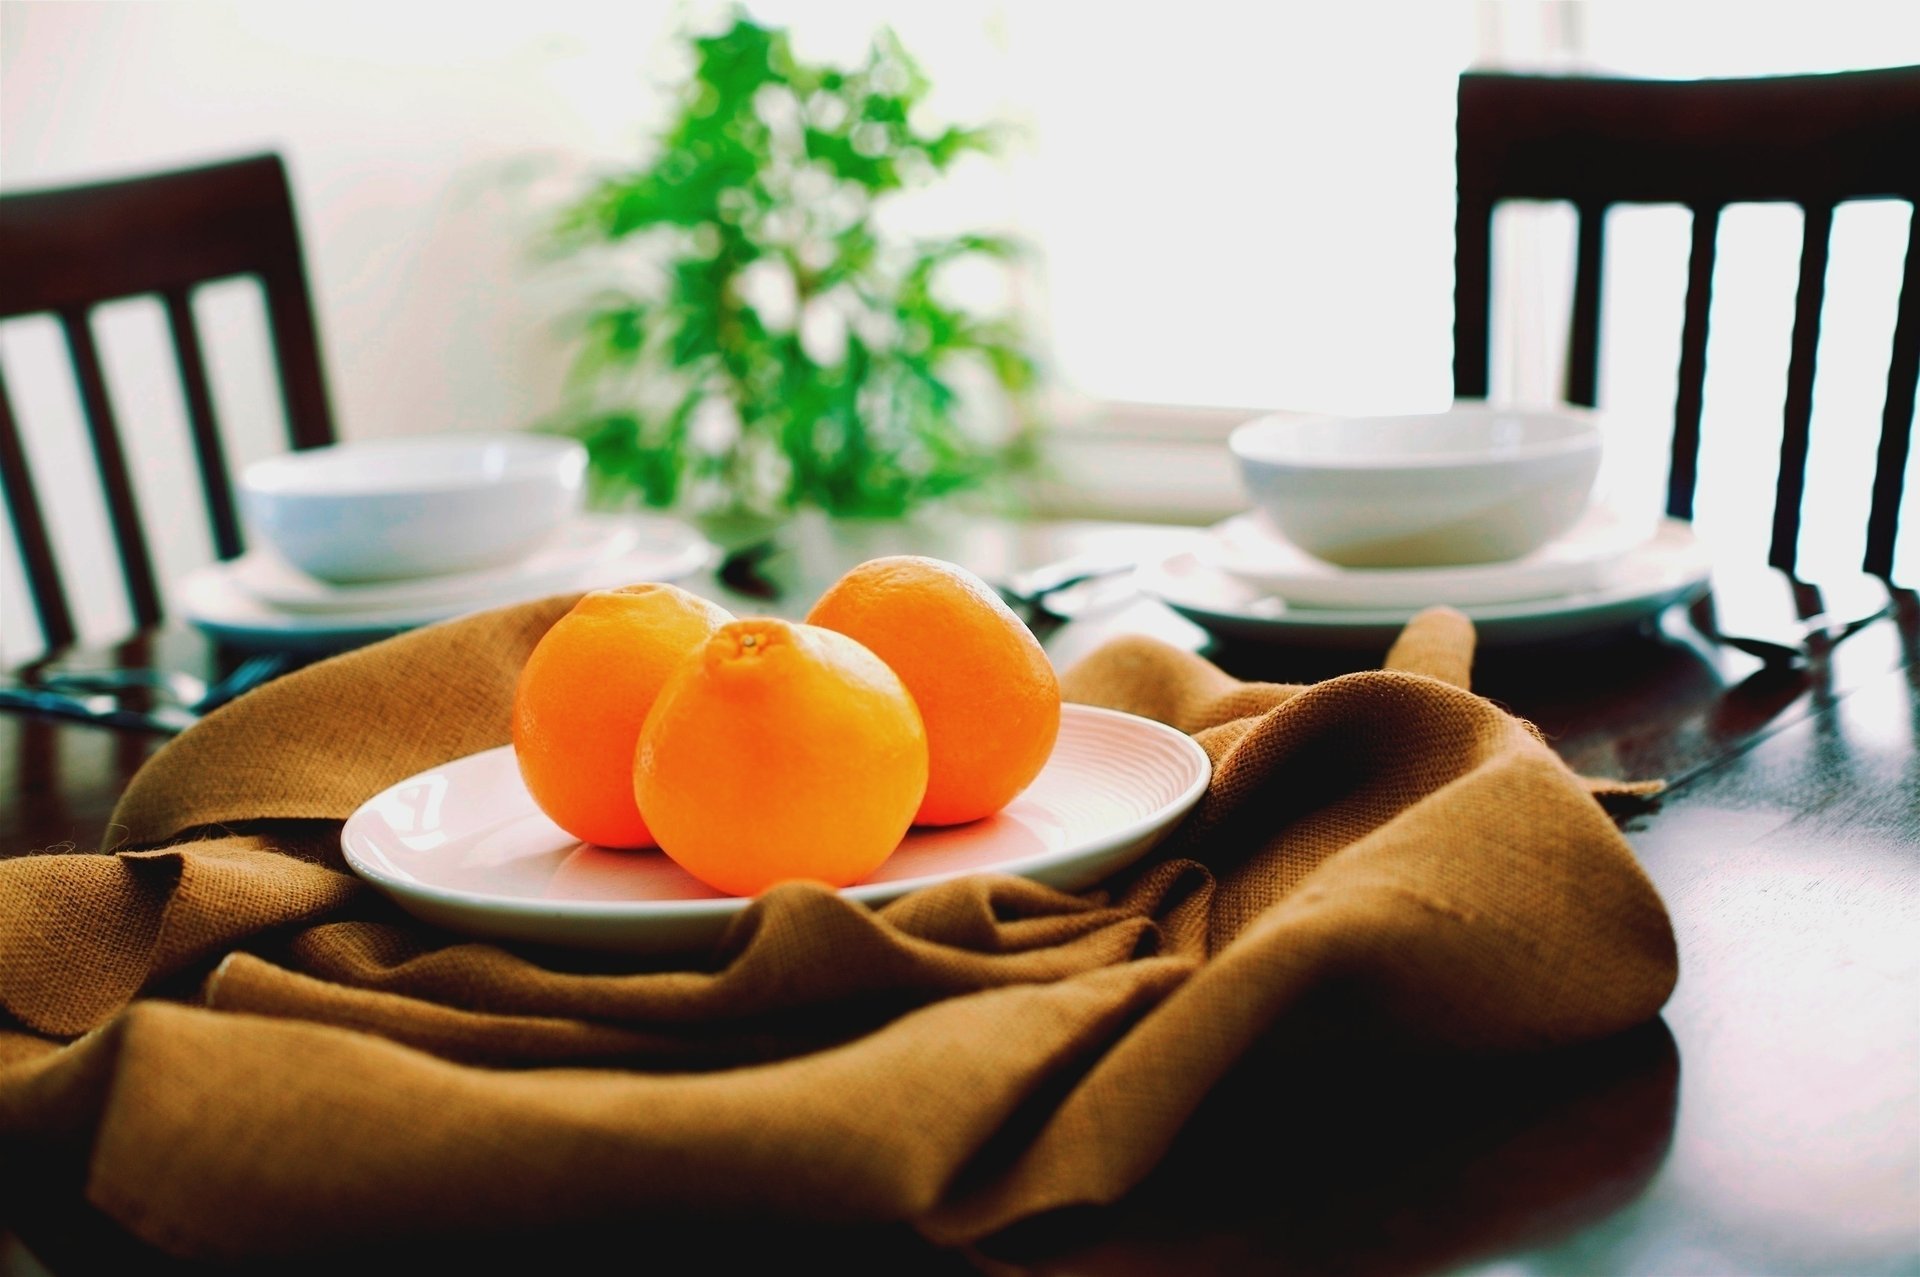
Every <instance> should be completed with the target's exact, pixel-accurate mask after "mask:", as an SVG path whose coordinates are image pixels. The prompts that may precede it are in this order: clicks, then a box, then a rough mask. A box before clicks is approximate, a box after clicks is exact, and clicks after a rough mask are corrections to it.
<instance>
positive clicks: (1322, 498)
mask: <svg viewBox="0 0 1920 1277" xmlns="http://www.w3.org/2000/svg"><path fill="white" fill-rule="evenodd" d="M1600 438H1601V432H1600V426H1599V423H1598V421H1597V419H1596V418H1595V417H1594V415H1593V414H1591V413H1587V412H1583V411H1580V410H1577V409H1565V410H1558V409H1556V410H1525V411H1520V410H1507V409H1491V408H1478V407H1462V408H1455V409H1453V410H1452V411H1450V412H1443V413H1429V414H1424V415H1417V416H1404V417H1263V418H1260V419H1259V420H1257V421H1250V422H1248V423H1247V424H1246V425H1244V426H1241V427H1240V428H1239V429H1238V430H1236V431H1234V432H1233V435H1232V436H1231V438H1230V440H1229V446H1230V447H1231V448H1232V450H1233V455H1234V459H1235V460H1236V461H1237V462H1238V463H1239V466H1240V477H1241V481H1242V482H1243V484H1244V485H1245V487H1246V490H1247V495H1248V496H1249V497H1250V498H1251V499H1252V501H1253V503H1254V504H1255V505H1256V506H1257V507H1258V508H1259V509H1260V510H1261V512H1262V513H1264V514H1265V515H1266V516H1267V518H1268V519H1269V520H1271V521H1272V522H1273V524H1274V526H1275V527H1277V528H1278V529H1279V530H1280V531H1281V532H1282V533H1283V534H1285V536H1286V537H1287V539H1288V540H1290V541H1292V542H1293V543H1294V544H1295V545H1297V546H1299V547H1300V548H1301V549H1303V550H1305V551H1307V553H1309V554H1312V555H1314V556H1315V557H1316V558H1321V559H1325V560H1326V561H1328V562H1329V563H1337V564H1340V565H1342V566H1345V567H1425V566H1433V565H1437V564H1459V563H1495V562H1500V561H1502V560H1506V559H1516V558H1519V557H1520V556H1522V555H1524V554H1529V553H1531V552H1532V551H1534V550H1537V549H1539V548H1540V547H1541V546H1543V545H1545V544H1546V543H1547V542H1549V541H1551V540H1552V539H1553V538H1555V537H1557V536H1559V535H1560V534H1561V533H1563V532H1565V531H1567V530H1568V529H1569V528H1571V527H1572V526H1573V525H1574V523H1575V522H1577V521H1578V520H1579V518H1580V515H1581V512H1582V511H1584V510H1585V509H1586V507H1587V502H1588V499H1589V497H1590V496H1591V494H1592V491H1593V481H1594V478H1595V476H1596V475H1597V474H1598V473H1599V469H1600Z"/></svg>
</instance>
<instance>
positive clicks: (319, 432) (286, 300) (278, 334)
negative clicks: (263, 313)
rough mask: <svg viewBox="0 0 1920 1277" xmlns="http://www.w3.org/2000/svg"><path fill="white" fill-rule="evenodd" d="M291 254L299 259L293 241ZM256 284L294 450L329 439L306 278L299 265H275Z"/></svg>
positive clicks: (330, 420) (324, 391)
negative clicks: (262, 296)
mask: <svg viewBox="0 0 1920 1277" xmlns="http://www.w3.org/2000/svg"><path fill="white" fill-rule="evenodd" d="M289 252H290V254H291V256H290V258H288V260H290V261H293V262H298V261H299V260H300V259H299V252H300V250H299V247H298V245H297V243H296V244H295V246H294V247H292V248H291V249H290V250H289ZM260 282H261V284H262V286H263V287H264V289H265V291H266V295H267V326H268V329H269V330H270V333H271V336H272V338H273V349H274V354H275V356H276V357H277V361H278V364H279V368H280V394H281V402H282V403H283V404H284V405H285V408H286V414H287V434H288V438H289V441H290V442H291V443H292V444H293V446H294V447H295V448H296V449H300V448H318V447H320V446H321V445H323V444H329V443H332V442H333V410H332V408H331V406H330V405H329V403H328V401H327V380H326V376H325V374H324V373H323V372H322V370H321V367H320V361H321V355H320V334H319V331H318V330H317V329H316V328H315V326H314V322H313V302H312V299H311V298H310V297H309V296H308V293H307V283H306V279H305V278H304V277H303V276H302V274H301V272H300V271H299V270H297V269H278V270H270V271H263V272H262V273H261V276H260Z"/></svg>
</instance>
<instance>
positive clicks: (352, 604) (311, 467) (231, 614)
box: [178, 435, 712, 651]
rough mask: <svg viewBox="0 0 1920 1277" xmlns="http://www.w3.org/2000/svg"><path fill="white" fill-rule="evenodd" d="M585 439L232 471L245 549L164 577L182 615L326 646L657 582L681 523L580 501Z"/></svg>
mask: <svg viewBox="0 0 1920 1277" xmlns="http://www.w3.org/2000/svg"><path fill="white" fill-rule="evenodd" d="M585 469H586V455H585V451H584V450H583V449H582V448H581V447H580V445H579V444H577V443H574V442H572V441H570V440H563V439H552V438H545V437H541V436H533V435H465V436H436V437H432V438H420V439H404V440H391V441H382V442H378V443H365V444H358V443H356V444H340V445H335V446H333V447H329V448H317V449H313V450H310V451H307V452H300V453H292V454H288V455H287V456H284V457H276V458H273V459H272V460H270V461H265V462H260V463H257V464H256V465H253V466H250V467H248V468H247V469H246V470H245V471H244V472H242V474H241V478H240V483H239V485H238V487H239V493H240V501H241V508H242V511H243V512H244V514H245V516H246V522H247V526H248V529H249V532H250V534H251V536H250V540H251V541H252V543H253V545H254V548H252V549H250V550H249V551H248V552H247V553H246V554H244V555H242V556H241V557H239V558H237V559H234V560H232V561H230V562H226V563H214V564H210V565H208V566H206V567H204V568H201V569H199V570H197V571H194V572H191V573H189V574H187V576H186V577H184V578H183V579H182V580H181V581H180V582H179V596H178V597H179V605H180V610H181V612H182V614H183V615H184V616H185V617H186V619H187V620H188V621H190V622H192V623H193V624H195V625H197V626H199V627H200V628H201V629H203V630H206V631H207V632H209V633H211V634H213V635H214V636H215V637H217V638H220V639H222V640H223V641H226V642H229V643H233V644H235V645H238V646H244V647H271V648H276V649H282V650H306V651H313V650H333V649H338V648H344V647H351V646H354V645H356V644H359V643H364V642H369V641H372V640H373V639H376V638H383V637H386V636H387V635H390V634H395V633H398V632H400V631H402V630H407V629H411V628H413V627H415V626H419V625H424V624H427V623H429V622H433V621H440V620H445V619H447V618H448V617H452V616H458V615H461V614H463V613H466V612H472V611H478V610H481V609H484V608H489V607H498V606H502V605H505V604H508V603H514V602H518V601H521V600H524V599H530V598H538V597H540V596H542V595H547V594H558V593H562V592H565V591H570V590H587V589H598V588H603V587H607V586H613V585H624V584H629V583H632V582H636V581H668V580H674V579H676V578H679V577H683V576H686V575H687V574H689V573H691V572H694V571H697V570H699V569H700V568H701V567H703V566H705V565H706V564H707V563H708V562H709V560H710V556H711V553H712V547H711V546H710V545H708V543H707V542H706V540H705V539H704V538H702V537H701V536H700V535H699V534H698V533H696V532H695V531H693V530H692V529H691V528H688V527H687V526H686V525H684V524H681V523H677V522H674V521H672V520H669V519H664V518H655V517H646V516H639V515H624V514H623V515H593V514H584V513H582V512H581V509H580V505H581V494H582V483H583V480H584V475H585Z"/></svg>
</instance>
